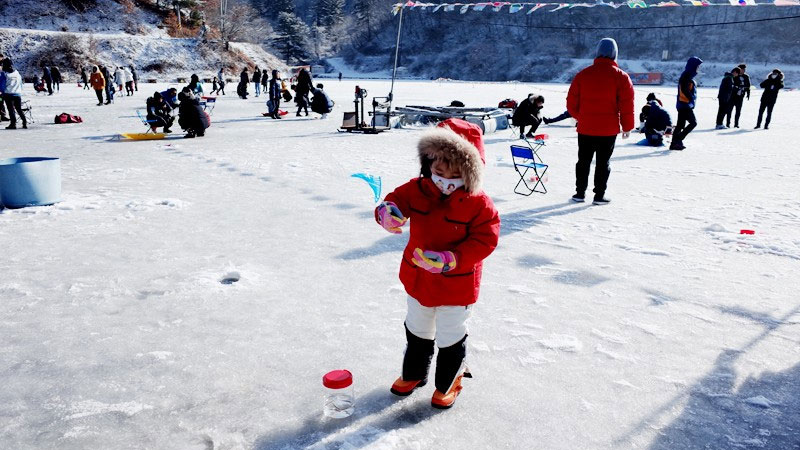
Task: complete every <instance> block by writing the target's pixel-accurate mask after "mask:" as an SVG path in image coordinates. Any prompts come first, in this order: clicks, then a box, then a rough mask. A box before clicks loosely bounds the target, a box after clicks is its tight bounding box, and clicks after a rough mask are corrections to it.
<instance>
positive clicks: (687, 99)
mask: <svg viewBox="0 0 800 450" xmlns="http://www.w3.org/2000/svg"><path fill="white" fill-rule="evenodd" d="M700 64H703V60H702V59H700V58H698V57H696V56H692V57H691V58H689V60H688V61H686V68H685V69H684V70H683V73H682V74H681V78H680V79H679V80H678V101H677V102H676V104H675V107H676V108H677V110H678V124H677V125H675V133H674V134H673V135H672V144H670V146H669V149H670V150H683V149H685V148H686V146H684V145H683V140H684V139H686V136H688V135H689V133H691V132H692V130H694V127H696V126H697V119H695V117H694V104H695V102H696V101H697V82H696V81H694V77H696V76H697V69H698V68H699V67H700Z"/></svg>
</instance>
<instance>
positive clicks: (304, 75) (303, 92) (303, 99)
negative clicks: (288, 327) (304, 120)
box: [294, 69, 314, 117]
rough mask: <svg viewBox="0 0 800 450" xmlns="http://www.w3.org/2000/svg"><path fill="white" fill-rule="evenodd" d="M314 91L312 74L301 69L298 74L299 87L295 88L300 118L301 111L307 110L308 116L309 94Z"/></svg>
mask: <svg viewBox="0 0 800 450" xmlns="http://www.w3.org/2000/svg"><path fill="white" fill-rule="evenodd" d="M312 91H314V84H313V82H312V81H311V74H310V73H308V71H307V70H306V69H300V73H299V74H297V86H296V87H295V93H296V94H295V95H296V96H295V99H294V101H295V103H297V115H298V117H299V116H300V111H301V110H303V109H304V110H305V112H306V116H308V104H309V103H310V102H309V100H308V94H309V93H310V92H312Z"/></svg>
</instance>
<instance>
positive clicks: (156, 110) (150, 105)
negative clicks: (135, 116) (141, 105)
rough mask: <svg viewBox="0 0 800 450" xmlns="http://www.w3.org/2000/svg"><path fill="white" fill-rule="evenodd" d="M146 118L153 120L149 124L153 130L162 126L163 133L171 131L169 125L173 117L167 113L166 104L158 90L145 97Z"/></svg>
mask: <svg viewBox="0 0 800 450" xmlns="http://www.w3.org/2000/svg"><path fill="white" fill-rule="evenodd" d="M147 120H154V121H155V122H153V123H151V124H150V127H151V128H152V129H153V131H156V128H158V127H164V133H171V132H172V131H171V130H170V129H169V127H171V126H172V122H173V121H174V120H175V119H174V118H173V117H172V116H171V115H170V114H169V109H168V106H167V104H166V103H164V98H163V97H162V96H161V93H160V92H158V91H156V92H154V93H153V96H152V97H150V98H148V99H147Z"/></svg>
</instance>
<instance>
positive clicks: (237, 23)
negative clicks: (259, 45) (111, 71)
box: [203, 0, 272, 48]
mask: <svg viewBox="0 0 800 450" xmlns="http://www.w3.org/2000/svg"><path fill="white" fill-rule="evenodd" d="M220 3H222V4H220ZM203 11H204V12H205V17H206V25H208V27H209V28H210V29H211V30H212V34H216V35H217V36H219V38H220V39H221V40H222V41H223V42H224V43H225V45H226V48H227V45H228V43H229V42H231V41H249V42H262V41H264V40H265V37H266V36H268V35H269V34H271V33H272V29H271V28H270V26H269V24H268V23H267V22H266V21H264V19H262V18H261V17H260V15H259V13H258V11H256V10H255V9H254V8H253V7H252V6H250V5H249V4H247V3H245V2H238V1H237V2H234V1H230V0H207V1H206V2H205V4H204V5H203ZM213 30H216V31H215V32H214V31H213Z"/></svg>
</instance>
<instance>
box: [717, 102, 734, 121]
mask: <svg viewBox="0 0 800 450" xmlns="http://www.w3.org/2000/svg"><path fill="white" fill-rule="evenodd" d="M732 106H733V103H731V101H730V100H719V108H717V125H722V121H723V120H724V119H725V117H727V118H728V124H729V125H730V123H731V107H732Z"/></svg>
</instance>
